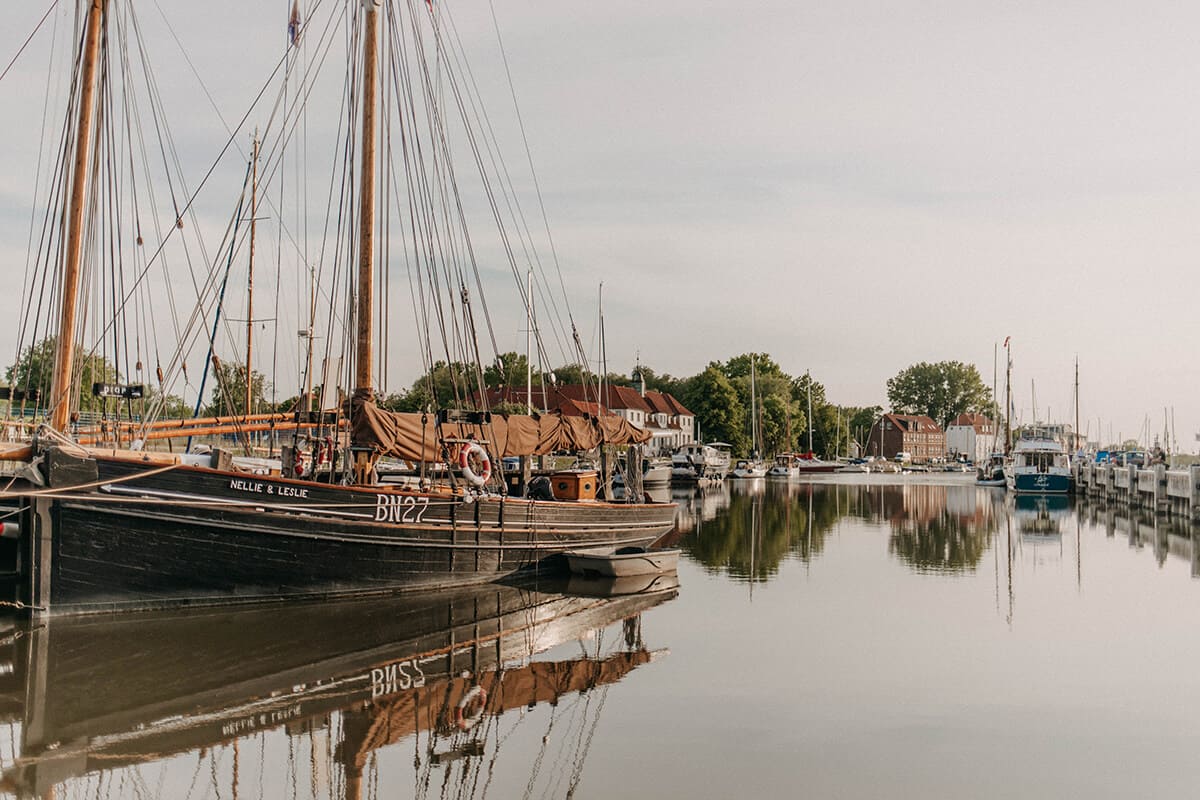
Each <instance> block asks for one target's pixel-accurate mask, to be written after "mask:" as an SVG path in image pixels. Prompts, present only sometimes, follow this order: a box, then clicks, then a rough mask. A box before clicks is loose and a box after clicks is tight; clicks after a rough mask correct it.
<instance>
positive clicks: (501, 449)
mask: <svg viewBox="0 0 1200 800" xmlns="http://www.w3.org/2000/svg"><path fill="white" fill-rule="evenodd" d="M352 404H353V408H352V410H351V415H350V419H351V430H352V436H353V440H354V443H355V444H356V445H358V446H362V447H373V448H375V451H376V453H378V454H379V455H381V456H390V457H392V458H402V459H404V460H405V461H440V460H442V459H444V458H446V453H445V452H443V449H442V442H443V441H445V440H455V439H459V440H465V439H476V440H479V441H485V442H487V449H488V450H489V451H490V452H491V453H492V455H494V456H501V457H502V456H540V455H549V454H550V453H555V452H561V451H583V450H591V449H593V448H596V447H599V446H600V445H601V444H613V445H628V444H644V443H645V442H648V441H650V436H651V434H650V432H649V431H646V430H642V429H641V428H637V427H635V426H633V425H631V424H629V422H628V421H627V420H625V419H624V418H622V417H618V416H616V415H613V416H603V417H593V416H587V417H568V416H563V415H562V414H560V413H558V412H551V413H546V414H535V415H532V416H530V415H525V414H499V413H493V414H492V415H491V421H490V422H488V423H486V424H482V425H472V424H468V423H462V422H443V423H440V424H439V423H438V421H437V417H436V416H435V415H433V414H420V413H415V412H414V413H397V412H394V411H387V410H385V409H382V408H380V407H379V406H377V405H375V403H374V402H373V401H371V400H368V399H365V398H363V397H361V396H356V397H355V398H354V400H353V401H352Z"/></svg>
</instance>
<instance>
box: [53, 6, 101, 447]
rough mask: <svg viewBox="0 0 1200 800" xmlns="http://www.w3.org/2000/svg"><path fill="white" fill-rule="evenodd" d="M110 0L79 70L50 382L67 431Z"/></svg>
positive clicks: (59, 425)
mask: <svg viewBox="0 0 1200 800" xmlns="http://www.w3.org/2000/svg"><path fill="white" fill-rule="evenodd" d="M106 5H107V0H92V2H91V7H90V8H89V9H88V18H87V33H86V35H85V38H84V45H83V70H82V72H81V73H80V92H79V124H78V127H77V129H76V133H75V165H74V170H73V172H72V174H71V199H70V201H69V205H68V207H67V220H66V222H67V253H66V259H65V261H64V262H63V285H62V317H61V318H60V319H59V322H58V348H57V352H56V353H55V356H54V376H53V380H52V382H51V384H50V407H51V409H52V412H51V416H50V426H51V427H53V428H54V429H55V430H60V431H61V430H66V428H67V425H68V423H69V422H70V419H71V376H72V373H73V372H74V370H75V323H76V312H77V311H78V308H77V307H78V305H79V262H80V254H81V251H82V249H83V210H84V209H83V203H84V189H85V187H86V185H87V178H88V151H89V149H90V146H91V139H92V108H93V106H94V105H95V99H96V59H97V56H98V55H99V52H100V30H101V27H102V26H103V24H104V10H105V6H106Z"/></svg>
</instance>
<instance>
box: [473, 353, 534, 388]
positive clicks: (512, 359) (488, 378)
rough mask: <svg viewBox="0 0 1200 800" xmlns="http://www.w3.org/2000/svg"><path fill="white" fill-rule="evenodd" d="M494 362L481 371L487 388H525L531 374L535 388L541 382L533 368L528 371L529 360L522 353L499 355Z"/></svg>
mask: <svg viewBox="0 0 1200 800" xmlns="http://www.w3.org/2000/svg"><path fill="white" fill-rule="evenodd" d="M496 362H497V363H495V364H493V365H492V366H490V367H488V368H487V369H486V370H484V371H483V380H484V383H486V384H487V385H488V386H489V387H494V388H497V389H499V388H501V387H504V386H517V387H523V386H525V381H526V380H527V378H528V375H530V374H532V376H533V383H534V385H535V386H536V385H537V384H538V382H539V381H540V380H541V373H540V372H539V371H538V370H537V368H536V367H535V368H534V369H533V370H532V372H528V370H529V359H527V358H526V357H525V355H524V354H523V353H501V354H500V355H498V356H496Z"/></svg>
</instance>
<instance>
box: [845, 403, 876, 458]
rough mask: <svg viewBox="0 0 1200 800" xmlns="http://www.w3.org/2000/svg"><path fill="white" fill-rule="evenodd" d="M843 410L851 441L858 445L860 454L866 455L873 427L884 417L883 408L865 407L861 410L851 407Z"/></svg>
mask: <svg viewBox="0 0 1200 800" xmlns="http://www.w3.org/2000/svg"><path fill="white" fill-rule="evenodd" d="M843 410H844V413H845V418H846V420H847V422H846V427H847V429H848V430H849V433H850V439H851V441H853V442H855V443H856V444H857V445H858V448H859V452H860V453H865V452H866V450H867V437H868V436H870V435H871V426H873V425H874V424H875V423H876V421H878V420H879V417H880V416H882V415H883V407H882V406H864V407H861V408H860V407H856V406H849V407H846V408H844V409H843Z"/></svg>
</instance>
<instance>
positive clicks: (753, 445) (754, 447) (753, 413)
mask: <svg viewBox="0 0 1200 800" xmlns="http://www.w3.org/2000/svg"><path fill="white" fill-rule="evenodd" d="M754 389H755V387H754V353H751V354H750V457H751V458H758V398H757V397H755V390H754Z"/></svg>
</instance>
